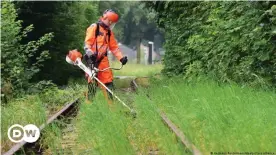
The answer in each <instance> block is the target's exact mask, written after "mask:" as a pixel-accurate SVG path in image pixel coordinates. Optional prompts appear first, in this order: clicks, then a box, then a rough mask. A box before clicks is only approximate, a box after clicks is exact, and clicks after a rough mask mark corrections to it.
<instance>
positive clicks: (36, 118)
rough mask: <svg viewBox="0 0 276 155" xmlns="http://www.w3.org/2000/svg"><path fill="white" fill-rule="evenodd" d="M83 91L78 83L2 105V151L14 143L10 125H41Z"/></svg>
mask: <svg viewBox="0 0 276 155" xmlns="http://www.w3.org/2000/svg"><path fill="white" fill-rule="evenodd" d="M82 91H84V87H83V86H80V85H77V84H76V85H74V86H69V87H67V88H66V89H64V90H59V89H57V88H53V89H49V90H46V91H45V92H43V93H41V94H37V95H28V96H25V97H24V98H20V99H14V100H13V101H11V102H9V103H8V104H7V105H4V106H2V105H1V135H2V136H1V152H5V151H7V150H8V149H9V148H10V147H11V146H12V145H14V143H12V142H11V141H10V140H9V139H8V136H7V131H8V128H9V127H10V126H12V125H13V124H20V125H22V126H25V125H27V124H35V125H36V126H38V127H39V126H40V125H42V124H43V123H45V122H46V120H47V118H48V117H49V116H51V115H53V114H54V113H56V112H57V111H58V110H59V109H60V108H61V107H62V106H63V105H64V104H66V103H68V102H69V101H72V100H74V99H76V98H77V97H79V96H81V95H82V93H83V92H82Z"/></svg>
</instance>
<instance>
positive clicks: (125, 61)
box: [120, 56, 127, 65]
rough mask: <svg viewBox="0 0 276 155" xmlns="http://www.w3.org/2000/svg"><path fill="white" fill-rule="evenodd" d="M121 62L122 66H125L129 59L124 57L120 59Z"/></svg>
mask: <svg viewBox="0 0 276 155" xmlns="http://www.w3.org/2000/svg"><path fill="white" fill-rule="evenodd" d="M120 62H121V63H122V65H125V64H126V63H127V57H126V56H124V57H122V58H121V59H120Z"/></svg>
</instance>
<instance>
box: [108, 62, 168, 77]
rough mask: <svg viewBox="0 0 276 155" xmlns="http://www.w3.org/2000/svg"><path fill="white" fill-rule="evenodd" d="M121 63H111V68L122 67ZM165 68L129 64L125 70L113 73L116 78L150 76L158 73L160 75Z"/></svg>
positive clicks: (125, 66) (155, 65)
mask: <svg viewBox="0 0 276 155" xmlns="http://www.w3.org/2000/svg"><path fill="white" fill-rule="evenodd" d="M120 65H121V64H120V63H118V62H111V66H112V67H113V66H114V67H120ZM162 68H163V66H162V65H161V64H160V63H158V64H153V65H144V64H135V63H127V64H126V65H124V66H123V68H122V69H121V70H119V71H116V70H114V71H113V73H114V75H116V76H139V77H142V76H150V75H154V74H156V73H160V71H161V70H162Z"/></svg>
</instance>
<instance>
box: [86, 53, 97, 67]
mask: <svg viewBox="0 0 276 155" xmlns="http://www.w3.org/2000/svg"><path fill="white" fill-rule="evenodd" d="M84 58H85V61H86V62H87V63H88V64H93V63H94V62H96V59H97V55H96V54H93V53H92V52H86V53H85V55H84Z"/></svg>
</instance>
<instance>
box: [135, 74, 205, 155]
mask: <svg viewBox="0 0 276 155" xmlns="http://www.w3.org/2000/svg"><path fill="white" fill-rule="evenodd" d="M136 79H137V78H135V79H134V80H132V81H131V83H132V84H131V85H132V86H134V87H135V88H134V89H135V90H136V89H138V85H137V83H136V82H135V81H136ZM157 111H158V113H159V115H160V117H161V118H162V120H163V121H164V123H165V124H166V125H167V126H168V127H169V128H170V130H172V131H173V132H174V134H175V135H176V136H177V137H178V138H179V139H180V140H181V143H182V144H183V145H184V146H185V147H186V148H188V149H189V150H190V151H191V152H192V153H193V154H194V155H202V153H201V152H200V151H199V150H198V149H197V148H196V147H195V145H194V144H192V143H191V142H189V140H188V139H187V138H186V136H185V135H184V133H183V132H182V131H181V130H180V129H179V128H178V127H177V126H176V125H175V124H174V123H173V122H172V121H171V120H170V119H169V118H168V117H167V116H166V114H165V113H164V112H161V111H160V110H159V109H157Z"/></svg>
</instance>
